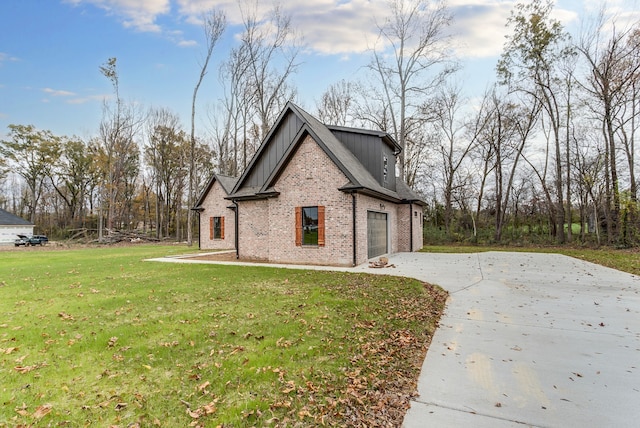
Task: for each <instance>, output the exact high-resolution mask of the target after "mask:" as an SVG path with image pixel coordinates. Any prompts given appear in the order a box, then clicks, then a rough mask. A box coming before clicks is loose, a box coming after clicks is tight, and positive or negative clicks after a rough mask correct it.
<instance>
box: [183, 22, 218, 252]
mask: <svg viewBox="0 0 640 428" xmlns="http://www.w3.org/2000/svg"><path fill="white" fill-rule="evenodd" d="M202 25H203V28H204V34H205V38H206V43H207V50H206V54H205V58H204V61H203V63H202V66H201V67H200V75H199V76H198V81H197V82H196V86H195V88H193V97H192V99H191V139H190V143H189V191H188V196H187V199H188V201H187V204H188V206H189V207H191V205H192V203H193V199H194V198H193V194H194V180H195V177H194V175H195V173H196V172H195V160H194V157H195V146H196V135H195V132H196V131H195V128H196V125H195V120H196V98H197V96H198V89H200V85H201V84H202V81H203V80H204V76H205V75H206V74H207V67H208V65H209V60H210V59H211V55H212V54H213V48H214V47H215V46H216V44H217V43H218V39H220V36H221V35H222V33H223V32H224V30H225V28H226V26H227V18H226V16H225V14H224V12H222V11H220V10H213V11H211V12H208V13H207V14H205V15H204V16H203V24H202ZM192 219H193V215H192V214H191V212H189V214H187V245H189V246H191V245H192V243H193V236H192V235H193V231H192V228H193V227H192Z"/></svg>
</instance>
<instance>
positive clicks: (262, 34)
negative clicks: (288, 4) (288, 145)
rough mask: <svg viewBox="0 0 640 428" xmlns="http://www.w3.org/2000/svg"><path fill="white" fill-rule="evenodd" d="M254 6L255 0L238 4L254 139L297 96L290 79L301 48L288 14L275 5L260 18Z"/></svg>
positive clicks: (264, 133) (268, 126) (267, 128)
mask: <svg viewBox="0 0 640 428" xmlns="http://www.w3.org/2000/svg"><path fill="white" fill-rule="evenodd" d="M257 9H258V2H257V1H256V2H255V3H252V4H251V3H249V2H247V3H245V4H244V7H241V11H242V19H243V25H244V31H243V32H242V35H241V40H242V44H243V49H246V55H247V58H248V69H247V80H246V83H247V85H248V87H249V88H251V91H252V102H253V104H254V109H255V113H256V115H257V121H258V128H259V129H258V131H259V132H258V135H257V139H258V140H261V139H262V138H263V137H264V136H265V135H266V133H267V132H268V131H269V129H270V128H271V125H272V124H273V121H274V120H275V118H276V116H277V114H278V113H279V112H280V111H281V110H282V108H283V107H284V105H285V104H286V103H287V102H288V101H290V100H292V99H293V98H294V97H295V96H296V90H295V88H293V87H291V86H290V85H289V78H290V77H291V75H292V74H293V73H295V72H296V71H297V69H298V66H299V63H298V62H297V58H298V54H299V52H300V48H299V46H298V37H297V35H296V34H295V32H294V29H293V27H292V26H291V17H290V16H288V15H285V14H283V13H282V10H281V9H280V8H279V7H278V6H275V7H274V8H273V9H272V10H271V11H270V12H269V14H268V16H267V17H266V19H264V20H262V19H260V18H259V17H258V14H257Z"/></svg>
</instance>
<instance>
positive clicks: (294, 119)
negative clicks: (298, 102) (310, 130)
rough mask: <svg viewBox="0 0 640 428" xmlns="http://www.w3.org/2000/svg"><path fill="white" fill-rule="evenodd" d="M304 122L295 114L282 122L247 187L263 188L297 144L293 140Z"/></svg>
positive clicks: (249, 178) (252, 173)
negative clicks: (291, 146)
mask: <svg viewBox="0 0 640 428" xmlns="http://www.w3.org/2000/svg"><path fill="white" fill-rule="evenodd" d="M302 125H303V122H302V121H301V120H300V118H299V117H298V116H296V115H295V114H291V113H289V114H288V115H287V116H286V117H285V118H284V119H283V120H282V122H281V124H280V126H278V129H276V130H275V132H274V133H273V135H272V136H271V140H270V141H269V145H268V146H267V147H265V150H264V152H263V153H262V156H261V157H260V160H259V161H258V163H257V165H256V166H255V168H254V169H253V171H251V175H250V176H249V177H248V179H247V181H246V183H245V186H247V187H262V186H263V185H264V183H265V181H266V180H267V178H269V174H271V172H272V171H273V170H274V169H275V167H276V165H277V164H278V162H280V159H282V156H284V154H285V153H286V151H287V149H288V148H289V146H290V145H291V144H293V143H295V142H294V141H293V140H294V138H295V136H296V135H297V134H298V132H299V131H300V128H302Z"/></svg>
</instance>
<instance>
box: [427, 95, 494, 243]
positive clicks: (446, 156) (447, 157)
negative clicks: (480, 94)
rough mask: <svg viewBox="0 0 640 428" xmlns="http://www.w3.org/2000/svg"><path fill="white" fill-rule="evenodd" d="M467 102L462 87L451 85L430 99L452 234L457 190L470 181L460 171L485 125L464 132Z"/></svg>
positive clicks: (446, 219)
mask: <svg viewBox="0 0 640 428" xmlns="http://www.w3.org/2000/svg"><path fill="white" fill-rule="evenodd" d="M463 102H464V100H463V99H462V98H461V91H460V88H459V87H453V86H451V85H444V86H442V87H441V88H439V89H438V91H437V94H436V96H435V97H434V98H433V99H432V100H431V101H430V102H429V105H430V108H431V110H432V112H433V116H434V119H433V121H432V126H433V127H434V128H435V130H436V133H437V135H438V137H439V138H438V141H439V144H438V145H436V151H437V153H438V155H439V156H440V160H441V161H442V180H441V182H442V191H443V197H444V225H445V230H446V232H447V233H448V234H450V233H451V222H452V220H453V200H454V197H455V192H456V190H457V188H462V187H464V185H465V184H466V180H465V179H464V178H465V177H462V178H463V179H460V178H461V177H458V172H459V170H460V168H461V166H462V165H463V163H464V162H465V160H466V159H467V155H469V153H470V151H471V150H472V149H473V147H474V146H475V144H476V143H477V137H478V133H479V132H481V131H482V128H483V127H482V126H481V127H480V128H479V129H474V130H473V131H472V134H471V135H463V134H464V131H465V129H466V124H465V123H464V120H463V118H462V117H461V114H460V110H461V108H462V105H463ZM459 179H460V180H459Z"/></svg>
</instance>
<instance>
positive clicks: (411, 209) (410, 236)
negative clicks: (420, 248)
mask: <svg viewBox="0 0 640 428" xmlns="http://www.w3.org/2000/svg"><path fill="white" fill-rule="evenodd" d="M409 252H410V253H413V203H411V202H409Z"/></svg>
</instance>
